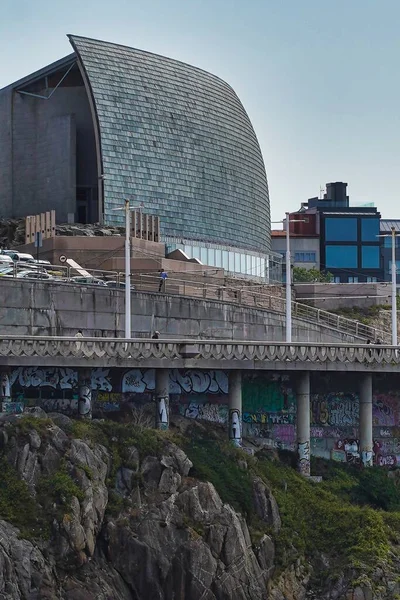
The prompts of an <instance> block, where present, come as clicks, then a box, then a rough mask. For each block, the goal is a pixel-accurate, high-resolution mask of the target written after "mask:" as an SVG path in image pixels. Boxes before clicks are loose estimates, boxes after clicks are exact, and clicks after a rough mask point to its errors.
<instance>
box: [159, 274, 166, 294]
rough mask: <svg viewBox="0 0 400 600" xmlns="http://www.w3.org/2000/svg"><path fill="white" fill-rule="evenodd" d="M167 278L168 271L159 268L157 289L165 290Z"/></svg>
mask: <svg viewBox="0 0 400 600" xmlns="http://www.w3.org/2000/svg"><path fill="white" fill-rule="evenodd" d="M167 279H168V273H167V272H166V271H164V269H161V270H160V284H159V286H158V291H159V292H161V291H163V292H165V282H166V280H167Z"/></svg>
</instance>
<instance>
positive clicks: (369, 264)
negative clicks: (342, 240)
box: [361, 246, 380, 269]
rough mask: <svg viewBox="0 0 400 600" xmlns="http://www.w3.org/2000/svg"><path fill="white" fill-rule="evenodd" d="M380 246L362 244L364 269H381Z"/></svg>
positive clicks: (362, 265) (362, 264)
mask: <svg viewBox="0 0 400 600" xmlns="http://www.w3.org/2000/svg"><path fill="white" fill-rule="evenodd" d="M379 262H380V253H379V246H362V248H361V267H362V268H363V269H379Z"/></svg>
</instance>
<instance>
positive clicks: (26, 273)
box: [17, 269, 53, 280]
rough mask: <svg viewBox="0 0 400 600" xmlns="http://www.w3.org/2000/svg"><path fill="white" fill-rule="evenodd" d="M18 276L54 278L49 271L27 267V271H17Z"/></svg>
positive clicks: (21, 277)
mask: <svg viewBox="0 0 400 600" xmlns="http://www.w3.org/2000/svg"><path fill="white" fill-rule="evenodd" d="M17 278H18V279H41V280H43V279H45V280H49V279H53V277H52V276H51V275H49V274H48V273H46V271H33V270H30V269H27V270H26V271H20V272H19V273H17Z"/></svg>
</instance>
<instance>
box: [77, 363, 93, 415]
mask: <svg viewBox="0 0 400 600" xmlns="http://www.w3.org/2000/svg"><path fill="white" fill-rule="evenodd" d="M78 415H79V418H80V419H91V418H92V372H91V370H90V369H78Z"/></svg>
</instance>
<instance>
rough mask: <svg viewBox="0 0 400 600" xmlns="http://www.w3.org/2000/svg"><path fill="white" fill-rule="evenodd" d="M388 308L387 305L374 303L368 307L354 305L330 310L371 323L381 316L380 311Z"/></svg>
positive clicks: (367, 323) (347, 317) (365, 323)
mask: <svg viewBox="0 0 400 600" xmlns="http://www.w3.org/2000/svg"><path fill="white" fill-rule="evenodd" d="M387 308H388V307H387V306H386V305H374V306H369V307H366V308H359V307H357V306H352V307H351V308H337V309H332V310H331V311H330V312H333V313H335V314H337V315H340V316H342V317H346V319H352V320H354V321H360V323H363V324H364V325H370V324H371V323H372V321H373V320H374V319H376V318H377V317H379V313H380V311H381V310H387Z"/></svg>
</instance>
